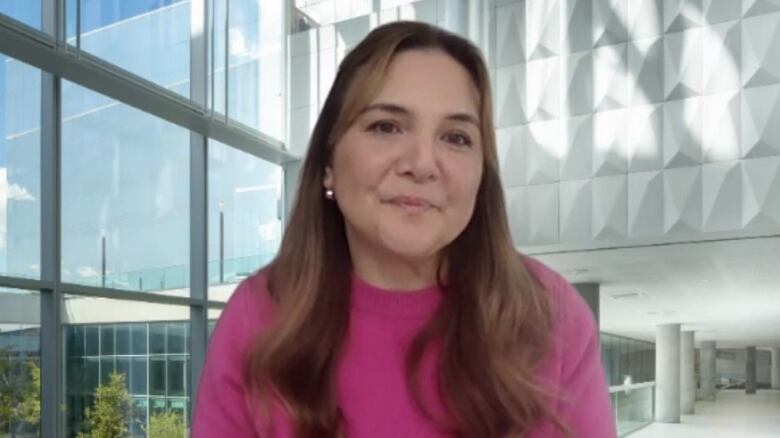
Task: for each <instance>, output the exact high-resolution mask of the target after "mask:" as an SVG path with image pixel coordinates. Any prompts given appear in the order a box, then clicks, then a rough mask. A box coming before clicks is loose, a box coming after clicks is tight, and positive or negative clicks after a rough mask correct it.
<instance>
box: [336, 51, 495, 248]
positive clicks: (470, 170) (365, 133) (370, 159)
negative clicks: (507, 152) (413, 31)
mask: <svg viewBox="0 0 780 438" xmlns="http://www.w3.org/2000/svg"><path fill="white" fill-rule="evenodd" d="M478 99H479V94H478V91H477V89H476V87H475V86H474V83H473V81H472V80H471V77H470V76H469V74H468V72H467V71H466V69H464V68H463V67H462V66H461V65H460V64H459V63H458V62H457V61H455V60H454V59H453V58H451V57H450V56H449V55H447V54H446V53H444V52H443V51H440V50H430V49H429V50H407V51H403V52H401V53H399V54H397V55H395V57H394V58H393V60H392V61H391V63H390V65H389V67H388V71H387V74H386V79H385V82H384V84H383V86H382V88H381V89H380V91H379V93H378V95H377V96H376V98H375V99H374V100H373V101H372V102H371V103H370V104H369V105H368V106H367V107H366V108H363V110H362V113H361V114H360V116H359V117H358V118H357V120H356V121H355V122H354V123H353V124H352V126H351V127H350V128H349V129H348V130H347V131H346V133H345V134H344V136H343V137H342V138H341V139H340V140H339V141H338V143H337V144H336V145H335V149H334V152H333V159H332V163H331V165H330V166H328V168H327V169H326V176H325V179H324V181H323V186H324V187H325V189H331V190H333V191H334V192H335V198H336V202H338V206H339V208H340V210H341V212H342V214H343V215H344V219H345V222H346V232H347V238H348V240H349V246H350V249H351V251H352V255H353V257H359V256H360V255H362V254H365V253H366V251H371V252H377V251H379V252H380V253H383V254H386V255H393V256H400V257H403V258H406V259H409V260H416V261H423V260H430V259H431V257H437V256H438V255H439V252H440V251H441V250H442V248H444V247H445V246H446V245H447V244H449V243H450V242H452V241H453V240H454V239H455V238H456V237H457V236H458V235H459V234H460V233H461V232H462V231H463V229H464V228H465V227H466V225H467V224H468V222H469V220H470V219H471V216H472V213H473V211H474V204H475V201H476V196H477V191H478V189H479V185H480V181H481V178H482V161H483V145H482V144H481V143H482V137H481V132H480V126H481V125H480V120H479V114H480V112H479V107H478Z"/></svg>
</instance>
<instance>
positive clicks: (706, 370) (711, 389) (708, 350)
mask: <svg viewBox="0 0 780 438" xmlns="http://www.w3.org/2000/svg"><path fill="white" fill-rule="evenodd" d="M715 351H716V350H715V341H702V342H701V347H700V349H699V354H700V355H701V356H700V360H699V363H700V364H701V399H702V400H710V401H712V400H715Z"/></svg>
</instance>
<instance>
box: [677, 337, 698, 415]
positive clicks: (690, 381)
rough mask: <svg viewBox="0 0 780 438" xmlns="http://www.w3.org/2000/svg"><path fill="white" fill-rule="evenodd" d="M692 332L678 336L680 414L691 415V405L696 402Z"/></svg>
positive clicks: (694, 350)
mask: <svg viewBox="0 0 780 438" xmlns="http://www.w3.org/2000/svg"><path fill="white" fill-rule="evenodd" d="M693 337H694V335H693V332H692V331H684V332H682V333H681V334H680V413H681V414H693V404H694V402H695V401H696V373H695V369H694V366H695V360H694V355H695V354H696V349H695V347H694V340H693Z"/></svg>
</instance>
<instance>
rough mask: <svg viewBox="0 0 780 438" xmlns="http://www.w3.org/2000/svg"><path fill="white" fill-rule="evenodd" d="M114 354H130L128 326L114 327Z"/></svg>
mask: <svg viewBox="0 0 780 438" xmlns="http://www.w3.org/2000/svg"><path fill="white" fill-rule="evenodd" d="M116 354H130V325H129V324H117V325H116Z"/></svg>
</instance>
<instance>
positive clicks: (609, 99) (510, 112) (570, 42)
mask: <svg viewBox="0 0 780 438" xmlns="http://www.w3.org/2000/svg"><path fill="white" fill-rule="evenodd" d="M493 14H494V15H493V16H492V17H491V24H490V26H489V29H491V32H493V34H492V35H491V38H495V41H496V43H495V44H496V50H493V51H491V52H490V55H491V56H490V57H489V59H488V60H489V62H490V66H491V69H492V74H493V77H494V80H495V81H496V85H495V87H496V89H495V91H496V96H495V99H494V100H495V105H496V108H495V113H496V121H497V128H498V130H497V131H498V132H497V139H498V143H499V152H500V157H499V158H500V160H501V161H502V162H501V170H502V178H503V183H504V186H505V187H506V190H507V197H508V201H507V202H508V205H510V207H509V208H508V209H509V216H510V222H511V224H512V230H513V236H514V238H515V242H516V244H518V245H519V246H526V247H527V246H545V245H556V248H561V247H562V246H563V247H564V248H565V247H566V245H573V246H577V247H583V246H588V245H589V244H591V245H595V244H599V242H605V243H606V242H609V244H610V245H611V244H613V243H615V244H618V245H619V244H620V243H621V242H628V241H630V240H631V239H648V238H649V239H655V238H658V239H664V240H666V239H669V238H672V239H677V238H679V239H683V240H688V239H697V238H704V236H705V235H706V233H719V232H736V233H740V232H742V231H751V232H752V231H755V230H759V231H761V230H766V231H767V232H774V231H775V230H780V0H551V1H531V0H526V1H511V0H510V1H501V2H500V5H499V6H495V7H494V9H493ZM513 24H514V25H515V27H513ZM521 25H524V26H525V30H524V31H523V29H520V28H518V27H517V26H521Z"/></svg>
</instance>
